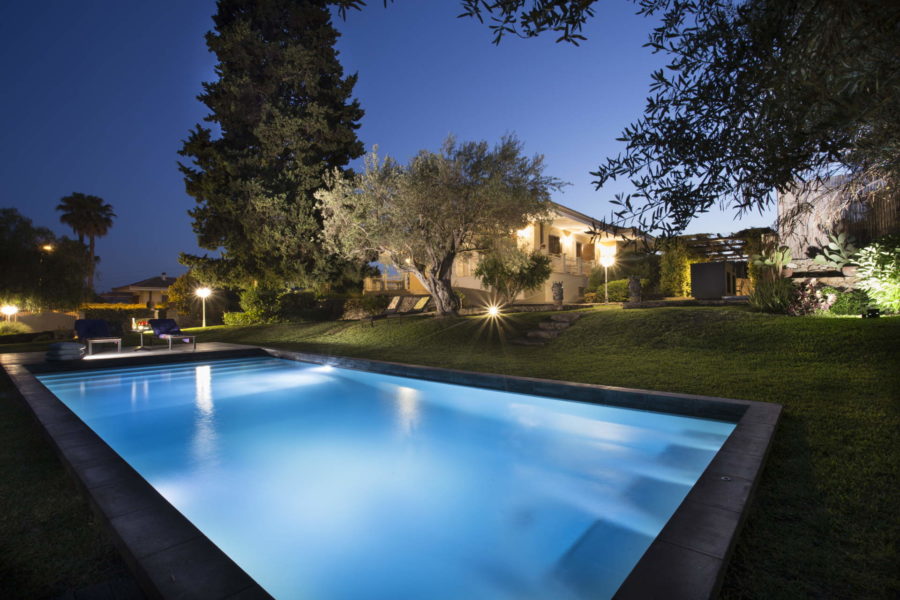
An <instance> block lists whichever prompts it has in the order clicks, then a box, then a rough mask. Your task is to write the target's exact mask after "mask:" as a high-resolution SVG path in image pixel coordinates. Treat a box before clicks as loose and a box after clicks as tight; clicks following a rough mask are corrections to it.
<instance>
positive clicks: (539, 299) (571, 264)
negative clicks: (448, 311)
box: [365, 203, 652, 304]
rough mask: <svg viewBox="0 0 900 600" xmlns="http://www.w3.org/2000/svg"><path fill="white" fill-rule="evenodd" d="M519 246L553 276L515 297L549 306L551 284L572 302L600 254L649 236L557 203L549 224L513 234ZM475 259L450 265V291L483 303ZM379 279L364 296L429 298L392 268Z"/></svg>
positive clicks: (485, 294)
mask: <svg viewBox="0 0 900 600" xmlns="http://www.w3.org/2000/svg"><path fill="white" fill-rule="evenodd" d="M517 235H518V239H519V247H520V248H522V249H523V250H525V251H527V252H531V251H533V250H536V249H537V250H540V252H542V253H544V254H547V255H549V256H550V259H551V267H552V273H551V275H550V278H549V279H548V280H547V281H546V282H544V284H543V286H541V287H540V288H538V289H536V290H533V291H531V292H527V293H523V294H520V295H519V297H518V298H517V299H516V302H517V303H521V304H544V303H547V302H552V301H553V292H552V286H553V283H554V282H557V281H560V282H562V284H563V293H564V301H565V302H576V301H578V300H580V299H581V298H582V296H583V295H584V290H585V288H586V287H587V284H588V278H589V277H590V275H591V271H592V270H593V269H594V268H596V267H597V266H599V264H600V263H599V259H600V256H601V253H602V254H607V253H609V254H614V253H616V252H619V251H622V250H623V249H624V248H625V247H626V246H628V245H638V244H641V243H644V242H651V241H652V237H650V236H648V235H646V234H644V233H641V232H639V231H637V230H635V229H632V228H614V227H612V226H610V225H607V224H606V223H604V222H602V221H600V220H598V219H594V218H592V217H589V216H588V215H585V214H583V213H580V212H578V211H576V210H573V209H571V208H569V207H567V206H563V205H561V204H556V203H554V204H553V209H552V215H551V219H550V220H549V221H545V222H543V223H541V222H536V223H530V224H529V225H527V226H526V227H524V228H523V229H520V230H519V231H518V232H517ZM479 260H480V256H479V255H478V253H475V252H466V253H463V254H461V255H459V256H457V258H456V261H455V262H454V264H453V276H452V283H453V288H454V289H455V290H457V291H459V292H462V294H463V296H464V297H465V302H466V303H467V304H468V303H470V302H476V303H478V302H484V301H487V300H489V299H490V296H491V291H490V289H487V288H485V287H483V286H482V285H481V281H480V280H479V279H478V278H477V277H475V269H476V268H477V266H478V261H479ZM380 269H381V271H382V274H381V276H380V277H370V278H367V279H366V281H365V291H366V293H396V294H428V290H426V289H425V286H423V285H422V283H421V282H420V281H419V280H418V278H417V277H416V276H415V275H413V274H411V273H407V272H404V271H402V270H400V269H397V268H396V266H394V265H386V264H382V265H380Z"/></svg>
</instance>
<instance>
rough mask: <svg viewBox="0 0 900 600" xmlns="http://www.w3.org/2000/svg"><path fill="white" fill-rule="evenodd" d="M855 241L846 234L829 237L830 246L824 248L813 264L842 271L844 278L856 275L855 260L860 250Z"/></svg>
mask: <svg viewBox="0 0 900 600" xmlns="http://www.w3.org/2000/svg"><path fill="white" fill-rule="evenodd" d="M853 241H854V240H853V237H852V236H848V235H847V234H846V233H839V234H837V235H836V236H835V235H829V236H828V246H827V247H824V248H822V252H820V253H819V254H818V255H817V256H816V257H815V258H814V259H813V262H814V263H816V264H818V265H824V266H826V267H831V268H833V269H834V270H835V271H840V272H841V274H842V275H843V276H844V277H850V276H852V275H854V274H855V273H856V266H857V265H856V262H855V260H854V259H855V257H856V253H857V251H858V250H857V248H856V246H854V245H853Z"/></svg>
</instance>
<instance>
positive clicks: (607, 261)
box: [600, 256, 616, 304]
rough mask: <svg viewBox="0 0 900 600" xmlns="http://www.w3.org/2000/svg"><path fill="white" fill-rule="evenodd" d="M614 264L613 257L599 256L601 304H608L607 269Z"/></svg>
mask: <svg viewBox="0 0 900 600" xmlns="http://www.w3.org/2000/svg"><path fill="white" fill-rule="evenodd" d="M614 262H616V259H615V257H613V256H601V257H600V264H601V265H603V303H604V304H609V268H610V267H611V266H612V265H613V263H614Z"/></svg>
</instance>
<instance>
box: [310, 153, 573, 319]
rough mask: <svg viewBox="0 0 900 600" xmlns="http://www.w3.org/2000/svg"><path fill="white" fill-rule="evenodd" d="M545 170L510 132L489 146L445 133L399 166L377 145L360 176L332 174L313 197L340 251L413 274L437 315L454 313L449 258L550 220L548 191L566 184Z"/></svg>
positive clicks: (456, 305)
mask: <svg viewBox="0 0 900 600" xmlns="http://www.w3.org/2000/svg"><path fill="white" fill-rule="evenodd" d="M543 171H544V163H543V157H542V156H539V155H538V156H534V157H532V158H528V157H526V156H524V155H523V154H522V143H521V142H520V141H519V140H518V139H516V138H515V137H514V136H505V137H504V138H503V139H501V141H500V142H499V143H498V144H496V145H495V146H494V147H493V148H491V147H490V146H489V145H488V143H487V142H484V141H482V142H464V143H457V142H456V140H455V139H454V138H453V137H452V136H451V137H449V138H448V139H447V140H446V141H445V142H444V144H443V147H442V148H441V150H440V152H430V151H427V150H422V151H420V152H419V153H418V154H417V155H416V156H415V157H414V158H413V159H412V160H410V161H409V163H408V164H407V165H405V166H404V165H401V164H400V163H398V162H396V161H394V160H392V159H391V158H385V159H384V160H382V159H380V158H379V157H378V155H377V149H376V150H375V151H373V152H372V153H370V154H368V155H367V156H366V160H365V169H364V171H363V172H362V173H360V174H358V175H356V176H353V177H348V176H346V175H344V174H342V173H341V172H339V171H335V172H333V173H332V175H331V177H330V178H329V179H328V181H327V189H326V190H322V191H320V192H318V193H317V194H316V197H317V198H318V201H319V209H320V210H321V211H322V216H323V220H324V229H323V232H324V237H325V241H326V244H327V245H328V247H329V248H330V249H331V250H332V251H334V252H337V253H339V254H341V255H342V256H344V257H346V258H350V259H359V258H363V259H368V260H374V259H375V258H379V259H380V260H382V261H385V262H388V263H391V264H393V265H394V266H395V267H396V268H397V269H400V270H401V271H405V272H408V273H411V274H413V275H415V277H416V278H418V280H419V281H420V282H421V283H422V285H423V286H424V287H425V288H426V289H427V290H428V291H429V293H431V295H432V297H433V298H434V303H435V307H436V309H437V314H438V316H445V315H452V314H456V312H457V310H458V309H459V299H458V298H457V296H456V295H455V294H454V293H453V290H452V288H451V285H450V277H451V274H452V271H453V261H454V259H455V258H456V257H457V255H459V254H460V253H462V252H471V251H476V250H478V251H486V250H488V249H489V248H490V247H491V246H492V245H493V244H494V243H495V241H496V240H500V239H505V238H507V237H509V236H511V235H513V234H514V231H515V230H516V229H519V228H521V227H523V226H524V225H525V224H526V223H528V222H529V221H531V220H534V219H542V218H546V215H547V214H548V210H549V207H550V191H551V190H556V189H559V187H560V186H561V185H562V182H560V181H559V180H557V179H555V178H553V177H548V176H545V175H544V174H543Z"/></svg>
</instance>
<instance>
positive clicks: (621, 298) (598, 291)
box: [584, 279, 651, 302]
mask: <svg viewBox="0 0 900 600" xmlns="http://www.w3.org/2000/svg"><path fill="white" fill-rule="evenodd" d="M650 288H651V281H650V280H649V279H641V289H642V290H648V289H650ZM589 289H590V290H591V291H590V292H587V293H586V294H585V295H584V301H585V302H603V299H604V294H603V281H602V280H601V281H600V284H599V285H598V286H597V287H589ZM607 293H608V295H609V301H610V302H628V300H629V299H630V298H629V292H628V280H627V279H616V280H614V281H610V282H609V283H608V285H607Z"/></svg>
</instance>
